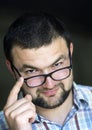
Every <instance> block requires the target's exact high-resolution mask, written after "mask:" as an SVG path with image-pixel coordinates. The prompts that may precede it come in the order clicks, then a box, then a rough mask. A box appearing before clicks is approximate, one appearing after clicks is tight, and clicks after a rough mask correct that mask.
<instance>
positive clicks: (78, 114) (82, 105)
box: [0, 83, 92, 130]
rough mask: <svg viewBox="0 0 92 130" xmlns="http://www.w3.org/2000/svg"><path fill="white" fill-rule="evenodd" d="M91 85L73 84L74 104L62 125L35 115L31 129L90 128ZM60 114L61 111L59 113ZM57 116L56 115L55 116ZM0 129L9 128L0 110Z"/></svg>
mask: <svg viewBox="0 0 92 130" xmlns="http://www.w3.org/2000/svg"><path fill="white" fill-rule="evenodd" d="M91 91H92V87H88V86H82V85H77V84H76V83H74V84H73V94H74V101H73V102H74V105H73V107H72V109H71V111H70V113H69V114H68V116H67V118H66V120H65V122H64V124H63V125H61V124H57V123H55V122H51V121H49V120H47V119H45V118H44V117H42V116H40V115H37V118H36V120H35V122H34V123H33V124H32V129H33V130H92V92H91ZM61 114H62V113H61ZM56 118H58V117H56ZM0 130H9V128H8V125H7V123H6V121H5V117H4V113H3V112H2V111H1V112H0Z"/></svg>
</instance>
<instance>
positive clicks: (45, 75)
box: [11, 51, 72, 88]
mask: <svg viewBox="0 0 92 130" xmlns="http://www.w3.org/2000/svg"><path fill="white" fill-rule="evenodd" d="M69 59H70V66H66V67H64V68H61V69H57V70H55V71H52V72H50V73H48V74H42V75H36V76H32V77H28V78H24V82H25V84H26V85H27V86H28V87H29V88H34V87H38V86H41V85H43V84H44V83H45V82H46V79H47V77H50V78H52V79H53V80H54V81H60V80H64V79H66V78H68V77H69V76H70V74H71V69H72V58H71V55H70V51H69ZM11 67H12V70H13V72H14V70H15V71H16V72H17V74H18V75H19V76H20V77H22V75H21V74H20V73H19V71H18V69H17V68H16V67H15V66H14V65H13V63H12V62H11ZM64 69H69V74H68V75H67V76H66V77H65V78H62V79H59V80H57V79H54V78H53V77H52V76H51V75H52V74H53V73H55V72H57V71H59V70H64ZM14 73H15V72H14ZM39 76H44V82H42V83H41V84H40V85H37V86H29V85H28V84H27V80H28V79H30V78H34V77H39Z"/></svg>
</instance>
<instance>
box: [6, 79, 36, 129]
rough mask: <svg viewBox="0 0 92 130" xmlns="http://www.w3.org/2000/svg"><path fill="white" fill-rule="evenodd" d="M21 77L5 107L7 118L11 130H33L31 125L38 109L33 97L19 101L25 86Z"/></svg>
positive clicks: (26, 97) (29, 96)
mask: <svg viewBox="0 0 92 130" xmlns="http://www.w3.org/2000/svg"><path fill="white" fill-rule="evenodd" d="M23 82H24V80H23V78H22V77H21V78H20V79H19V80H18V81H17V82H16V84H15V85H14V87H13V89H12V90H11V92H10V94H9V97H8V99H7V103H6V105H5V107H4V113H5V118H6V120H7V123H8V125H9V128H10V130H32V128H31V124H32V123H33V122H34V121H35V118H36V108H35V105H34V104H33V103H32V97H31V95H26V96H25V97H23V98H21V99H19V100H18V93H19V91H20V89H21V87H22V85H23Z"/></svg>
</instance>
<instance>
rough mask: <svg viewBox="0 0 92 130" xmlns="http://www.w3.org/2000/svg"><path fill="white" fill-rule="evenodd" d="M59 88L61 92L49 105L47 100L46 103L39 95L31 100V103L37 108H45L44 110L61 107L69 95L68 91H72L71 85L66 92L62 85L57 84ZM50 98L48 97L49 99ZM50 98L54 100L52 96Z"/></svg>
mask: <svg viewBox="0 0 92 130" xmlns="http://www.w3.org/2000/svg"><path fill="white" fill-rule="evenodd" d="M59 86H60V87H61V89H62V92H60V93H59V97H58V98H57V97H55V98H57V99H55V101H54V102H53V103H51V104H50V102H49V99H48V101H46V100H45V99H44V98H43V97H41V96H40V94H39V95H38V96H37V97H36V99H33V100H32V102H33V103H34V104H35V105H36V106H39V107H42V108H46V109H53V108H56V107H59V106H60V105H62V104H63V103H64V102H65V100H66V99H67V97H68V96H69V94H70V91H71V90H72V85H71V87H70V88H69V89H68V90H65V88H64V85H63V84H62V83H60V84H59ZM49 98H50V97H49ZM51 98H54V96H51Z"/></svg>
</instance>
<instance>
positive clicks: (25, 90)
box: [23, 85, 37, 98]
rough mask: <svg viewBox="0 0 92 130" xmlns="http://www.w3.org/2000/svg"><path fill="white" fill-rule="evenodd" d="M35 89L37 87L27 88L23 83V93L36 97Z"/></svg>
mask: <svg viewBox="0 0 92 130" xmlns="http://www.w3.org/2000/svg"><path fill="white" fill-rule="evenodd" d="M36 91H37V88H29V87H27V86H26V85H23V93H24V95H26V94H29V95H31V96H32V98H35V97H36Z"/></svg>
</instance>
